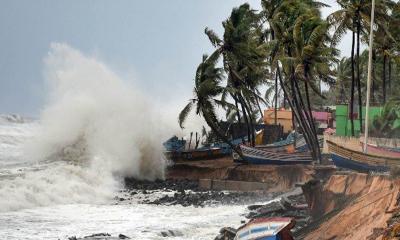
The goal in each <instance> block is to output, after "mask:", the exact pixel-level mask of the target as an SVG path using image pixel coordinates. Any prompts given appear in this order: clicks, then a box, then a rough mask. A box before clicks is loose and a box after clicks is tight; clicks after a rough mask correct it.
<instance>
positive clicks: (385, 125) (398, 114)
mask: <svg viewBox="0 0 400 240" xmlns="http://www.w3.org/2000/svg"><path fill="white" fill-rule="evenodd" d="M371 131H372V133H373V134H374V136H377V137H384V138H392V137H399V136H400V98H396V99H392V100H390V101H388V102H387V103H386V104H385V105H384V107H383V109H382V112H381V114H380V115H379V116H377V117H375V119H374V120H373V122H372V129H371Z"/></svg>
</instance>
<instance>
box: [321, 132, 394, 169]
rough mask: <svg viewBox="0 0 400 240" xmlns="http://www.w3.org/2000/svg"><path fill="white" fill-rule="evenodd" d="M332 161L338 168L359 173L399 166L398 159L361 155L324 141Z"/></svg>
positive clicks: (358, 152) (359, 152) (368, 154)
mask: <svg viewBox="0 0 400 240" xmlns="http://www.w3.org/2000/svg"><path fill="white" fill-rule="evenodd" d="M326 143H327V144H328V151H329V152H330V153H331V157H332V161H333V162H334V164H335V165H336V166H338V167H342V168H347V169H351V170H355V171H359V172H369V171H387V170H389V169H390V167H392V166H399V165H400V158H393V157H387V156H381V155H373V154H370V153H363V152H362V151H356V150H353V149H350V148H346V147H344V146H341V145H339V144H337V143H334V142H331V141H329V140H327V141H326Z"/></svg>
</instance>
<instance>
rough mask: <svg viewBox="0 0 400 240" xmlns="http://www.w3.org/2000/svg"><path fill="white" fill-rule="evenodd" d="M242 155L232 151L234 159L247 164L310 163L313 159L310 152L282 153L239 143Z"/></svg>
mask: <svg viewBox="0 0 400 240" xmlns="http://www.w3.org/2000/svg"><path fill="white" fill-rule="evenodd" d="M240 150H241V151H242V155H243V157H242V158H241V159H240V157H239V155H238V154H236V153H233V157H234V159H235V160H236V161H244V162H246V163H249V164H270V165H294V164H310V163H311V162H312V161H313V158H312V156H311V153H309V152H300V153H297V152H295V153H284V152H273V151H266V150H261V149H258V148H253V147H248V146H245V145H240Z"/></svg>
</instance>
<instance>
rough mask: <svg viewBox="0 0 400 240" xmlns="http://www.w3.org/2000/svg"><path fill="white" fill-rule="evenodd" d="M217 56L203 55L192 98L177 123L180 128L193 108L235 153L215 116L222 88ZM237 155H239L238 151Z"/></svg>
mask: <svg viewBox="0 0 400 240" xmlns="http://www.w3.org/2000/svg"><path fill="white" fill-rule="evenodd" d="M218 58H219V57H218V54H213V55H211V56H207V55H203V59H202V62H201V63H200V65H199V66H198V67H197V70H196V75H195V79H194V82H195V87H194V90H193V93H194V98H192V99H190V100H189V103H188V104H187V105H186V106H185V107H184V108H183V110H182V111H181V112H180V114H179V117H178V123H179V125H180V127H181V128H183V124H184V122H185V120H186V119H187V116H188V115H189V113H190V111H191V110H192V108H195V112H196V114H197V115H200V116H202V117H203V118H204V120H205V121H206V123H207V125H208V126H209V127H210V128H211V130H212V131H213V132H214V134H216V135H217V136H218V138H220V139H221V140H223V141H224V142H226V143H227V144H229V146H231V148H232V149H234V150H235V151H238V150H237V147H236V146H234V145H233V144H232V143H231V141H229V139H228V138H227V137H226V136H225V134H224V133H223V132H222V130H221V128H220V126H219V124H218V122H219V121H218V118H217V114H216V112H215V111H216V107H217V106H218V105H220V104H221V101H219V100H218V99H217V98H218V97H219V96H220V95H221V94H222V91H223V87H222V86H221V85H220V84H221V81H222V80H223V78H224V77H223V69H222V68H218V67H216V64H217V62H218ZM238 153H239V154H241V153H240V152H239V151H238Z"/></svg>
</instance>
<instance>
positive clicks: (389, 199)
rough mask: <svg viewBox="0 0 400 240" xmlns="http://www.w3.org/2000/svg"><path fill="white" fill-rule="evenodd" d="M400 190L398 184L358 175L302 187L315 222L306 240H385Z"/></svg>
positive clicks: (381, 178)
mask: <svg viewBox="0 0 400 240" xmlns="http://www.w3.org/2000/svg"><path fill="white" fill-rule="evenodd" d="M399 188H400V181H399V180H391V179H389V178H388V177H387V176H370V175H367V174H357V173H353V174H349V175H333V176H331V177H330V178H329V180H328V181H327V182H326V183H325V184H324V185H322V184H319V183H318V182H314V184H309V185H308V186H305V187H303V190H304V193H305V196H306V199H307V201H308V203H309V205H310V208H311V213H312V215H313V220H314V221H315V223H314V224H313V225H314V226H313V227H312V228H313V229H311V228H310V229H309V233H308V234H306V235H305V236H304V239H349V240H350V239H352V240H353V239H357V240H358V239H360V240H361V239H371V240H372V239H382V235H383V232H384V229H385V228H386V227H387V221H388V220H389V219H390V218H391V217H392V213H393V210H394V209H395V208H396V204H397V198H398V195H399V190H400V189H399Z"/></svg>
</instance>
